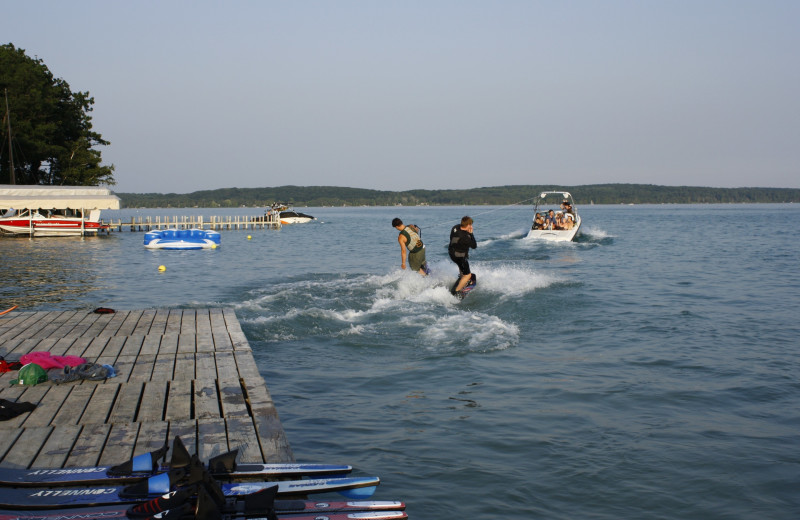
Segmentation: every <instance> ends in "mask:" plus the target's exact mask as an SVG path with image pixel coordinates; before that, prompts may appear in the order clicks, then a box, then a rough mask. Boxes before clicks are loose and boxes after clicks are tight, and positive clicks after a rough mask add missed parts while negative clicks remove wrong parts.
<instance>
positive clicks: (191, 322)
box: [180, 309, 197, 336]
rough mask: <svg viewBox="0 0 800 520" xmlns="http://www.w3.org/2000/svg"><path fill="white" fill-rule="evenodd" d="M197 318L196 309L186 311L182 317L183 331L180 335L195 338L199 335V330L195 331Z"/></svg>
mask: <svg viewBox="0 0 800 520" xmlns="http://www.w3.org/2000/svg"><path fill="white" fill-rule="evenodd" d="M196 317H197V313H196V312H195V310H194V309H184V310H183V315H182V316H181V330H180V334H181V336H183V335H186V336H188V335H192V336H194V335H195V334H197V330H196V329H195V320H196Z"/></svg>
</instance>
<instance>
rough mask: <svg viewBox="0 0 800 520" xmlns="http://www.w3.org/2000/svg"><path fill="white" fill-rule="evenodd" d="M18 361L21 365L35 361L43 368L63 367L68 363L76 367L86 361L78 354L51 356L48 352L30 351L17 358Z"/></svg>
mask: <svg viewBox="0 0 800 520" xmlns="http://www.w3.org/2000/svg"><path fill="white" fill-rule="evenodd" d="M19 361H20V363H22V364H23V365H25V364H27V363H36V364H37V365H39V366H40V367H42V368H43V369H45V370H50V369H51V368H64V367H65V366H67V365H69V366H71V367H76V366H78V365H80V364H81V363H86V360H85V359H83V358H82V357H78V356H51V355H50V353H49V352H31V353H30V354H25V355H24V356H22V357H21V358H19Z"/></svg>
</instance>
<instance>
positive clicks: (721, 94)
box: [0, 0, 800, 192]
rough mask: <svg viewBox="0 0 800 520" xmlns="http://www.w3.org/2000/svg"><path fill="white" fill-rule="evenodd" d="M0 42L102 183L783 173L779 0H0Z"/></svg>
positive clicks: (364, 182)
mask: <svg viewBox="0 0 800 520" xmlns="http://www.w3.org/2000/svg"><path fill="white" fill-rule="evenodd" d="M0 43H13V44H14V45H15V46H16V47H18V48H22V49H25V51H26V53H27V54H28V55H29V56H31V57H34V56H37V57H39V58H41V59H42V60H43V61H44V63H45V64H46V65H47V67H48V68H49V69H50V71H51V72H52V73H53V74H54V75H55V76H56V77H58V78H62V79H64V80H65V81H66V82H67V83H69V85H70V88H71V89H72V90H73V91H89V92H90V93H91V94H92V95H93V96H94V99H95V105H94V112H93V113H92V114H93V122H94V129H95V130H96V131H97V132H99V133H100V134H102V136H103V137H104V138H105V139H107V140H109V141H111V145H110V146H107V147H101V150H102V153H103V159H104V163H106V164H108V163H113V164H114V165H115V166H116V172H115V177H116V180H117V183H118V184H117V186H116V187H115V190H116V191H119V192H151V191H153V192H190V191H195V190H198V189H215V188H223V187H240V188H252V187H264V186H280V185H285V184H296V185H306V186H308V185H333V186H352V187H360V188H373V189H388V190H405V189H413V188H427V189H436V188H472V187H479V186H498V185H505V184H552V185H553V186H558V185H580V184H595V183H606V182H623V183H627V182H632V183H648V184H663V185H691V186H718V187H736V186H765V187H769V186H772V187H792V188H798V187H800V1H796V0H786V1H777V0H775V1H770V0H753V1H738V0H719V1H716V0H686V1H682V0H669V1H667V0H664V1H656V0H631V1H617V0H607V1H600V0H586V1H568V0H551V1H537V0H527V1H510V0H509V1H504V0H491V1H488V0H486V1H480V2H478V1H470V0H453V1H438V0H420V1H414V0H404V1H388V0H371V1H367V0H365V1H345V0H335V1H334V0H329V1H304V0H292V1H284V2H276V1H266V0H259V1H256V0H254V1H225V2H222V1H220V2H208V1H191V2H189V1H170V0H159V1H139V0H137V1H109V0H98V1H85V0H70V1H64V0H52V1H38V0H4V1H3V2H2V15H0ZM10 101H11V102H12V104H13V100H10Z"/></svg>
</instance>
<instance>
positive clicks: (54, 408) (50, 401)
mask: <svg viewBox="0 0 800 520" xmlns="http://www.w3.org/2000/svg"><path fill="white" fill-rule="evenodd" d="M34 388H35V387H34ZM71 388H72V387H70V386H50V387H49V389H48V390H47V393H46V394H45V395H44V396H43V397H42V400H41V402H40V403H39V405H38V406H37V407H36V410H34V411H32V412H31V413H30V415H29V416H28V419H27V420H26V421H25V422H24V423H23V426H24V427H25V428H32V427H38V426H47V425H49V424H50V423H51V421H52V420H53V418H54V417H55V416H56V414H57V413H58V411H59V410H60V409H61V405H63V404H64V401H65V400H66V399H67V396H68V395H69V392H70V390H71Z"/></svg>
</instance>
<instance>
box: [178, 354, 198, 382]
mask: <svg viewBox="0 0 800 520" xmlns="http://www.w3.org/2000/svg"><path fill="white" fill-rule="evenodd" d="M172 378H173V379H175V380H180V379H194V378H195V366H194V354H192V353H186V354H176V355H175V371H174V372H173V375H172Z"/></svg>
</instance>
